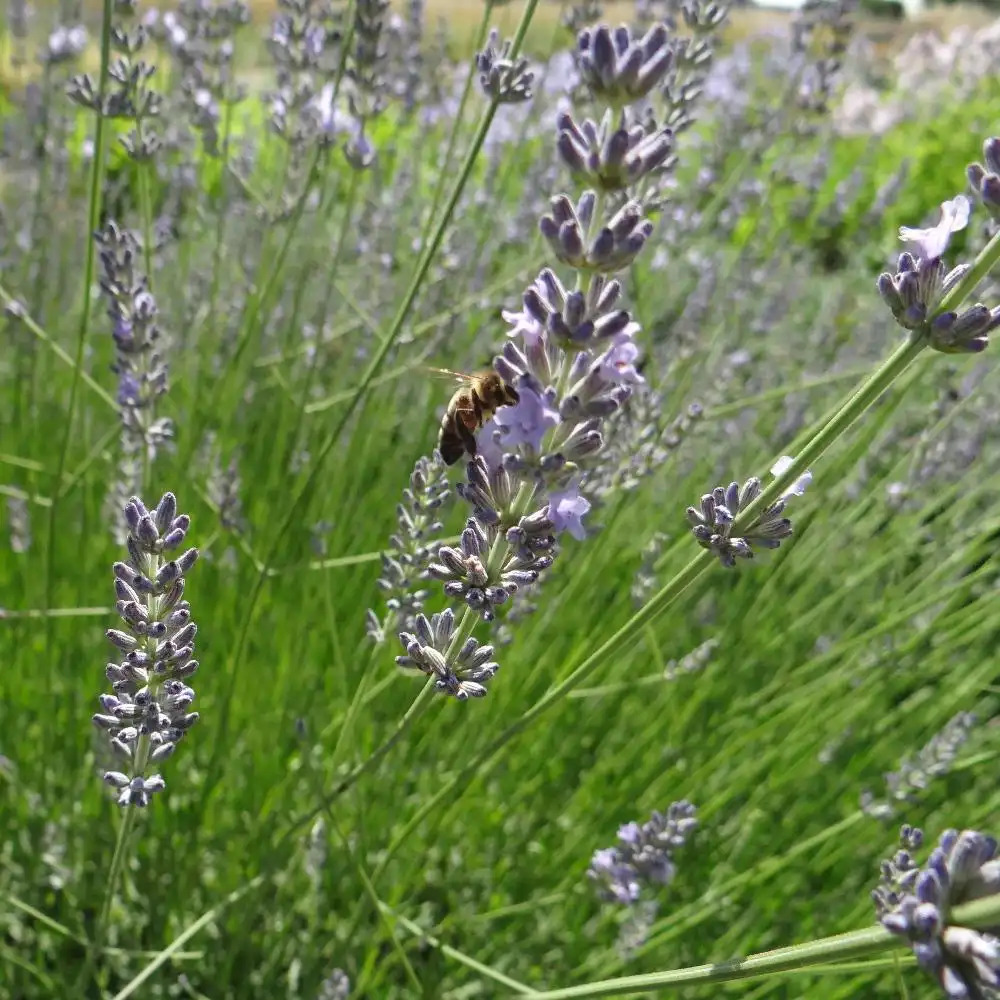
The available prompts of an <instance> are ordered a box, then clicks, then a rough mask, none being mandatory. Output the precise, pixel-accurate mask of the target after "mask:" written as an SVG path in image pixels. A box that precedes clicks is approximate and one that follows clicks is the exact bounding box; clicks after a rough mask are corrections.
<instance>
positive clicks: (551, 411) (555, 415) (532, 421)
mask: <svg viewBox="0 0 1000 1000" xmlns="http://www.w3.org/2000/svg"><path fill="white" fill-rule="evenodd" d="M517 391H518V394H519V396H520V399H519V400H518V402H517V403H516V404H515V405H514V406H503V407H501V408H500V409H499V410H497V412H496V416H495V418H494V419H495V420H496V424H497V427H499V428H500V431H501V434H500V444H501V445H502V446H503V447H504V448H508V449H509V448H516V447H517V446H518V445H519V444H526V445H527V446H528V447H529V448H531V449H533V450H534V451H538V450H539V448H540V447H541V444H542V438H543V437H544V436H545V432H546V431H547V430H549V429H550V428H552V427H555V426H556V424H558V423H559V411H558V410H557V409H556V408H555V407H554V406H553V405H552V402H551V400H549V399H547V398H546V397H545V396H543V395H541V394H540V393H539V392H537V391H536V390H535V389H533V388H532V387H531V386H530V385H519V386H518V389H517Z"/></svg>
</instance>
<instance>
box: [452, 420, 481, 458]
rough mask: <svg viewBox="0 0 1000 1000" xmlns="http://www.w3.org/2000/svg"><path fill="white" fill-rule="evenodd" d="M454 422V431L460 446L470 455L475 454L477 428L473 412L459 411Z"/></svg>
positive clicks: (477, 424)
mask: <svg viewBox="0 0 1000 1000" xmlns="http://www.w3.org/2000/svg"><path fill="white" fill-rule="evenodd" d="M457 416H458V419H457V420H456V421H455V429H456V430H457V431H458V436H459V438H461V441H462V446H463V447H464V448H465V450H466V451H467V452H468V453H469V454H470V455H475V454H476V435H475V430H476V428H477V427H478V426H479V423H478V421H477V419H476V414H475V411H474V410H472V409H467V410H460V411H459V412H458V414H457Z"/></svg>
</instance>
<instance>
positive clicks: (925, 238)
mask: <svg viewBox="0 0 1000 1000" xmlns="http://www.w3.org/2000/svg"><path fill="white" fill-rule="evenodd" d="M969 207H970V206H969V199H968V198H966V197H965V195H962V194H960V195H957V196H956V197H954V198H952V199H950V200H949V201H945V202H942V204H941V221H940V222H938V224H937V225H936V226H932V227H931V228H930V229H913V228H911V227H910V226H900V227H899V238H900V239H901V240H902V241H903V242H904V243H916V244H917V246H918V251H917V253H918V256H919V257H921V258H922V259H923V260H935V259H936V258H938V257H940V256H941V255H942V254H943V253H944V252H945V250H946V249H947V247H948V243H949V241H950V240H951V234H952V233H957V232H958V231H959V230H961V229H964V228H965V227H966V225H967V224H968V221H969Z"/></svg>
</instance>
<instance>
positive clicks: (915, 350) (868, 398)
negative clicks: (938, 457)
mask: <svg viewBox="0 0 1000 1000" xmlns="http://www.w3.org/2000/svg"><path fill="white" fill-rule="evenodd" d="M998 260H1000V232H998V233H995V234H994V235H993V238H992V239H991V240H990V241H989V243H987V244H986V246H985V247H983V249H982V250H981V251H980V252H979V254H978V255H977V256H976V259H975V260H974V261H973V263H972V266H971V267H970V268H969V271H968V273H967V274H966V275H965V277H964V278H962V280H961V281H959V282H958V284H956V285H955V287H954V288H952V289H951V291H949V292H948V294H947V295H945V296H944V298H942V300H941V302H940V303H939V304H938V306H937V308H936V309H935V310H934V313H933V315H932V316H931V319H933V318H934V317H935V316H940V315H941V313H944V312H949V311H950V310H953V309H957V308H958V307H959V306H960V305H961V304H962V303H963V302H964V301H965V299H966V297H967V296H968V295H969V294H971V292H972V291H973V290H974V289H975V287H976V285H978V284H979V282H980V281H982V280H983V278H984V277H986V275H987V274H988V273H989V272H990V271H991V270H992V268H993V266H994V265H995V264H996V263H997V261H998ZM926 346H927V340H926V338H924V337H923V336H919V335H917V334H914V335H912V336H911V337H910V338H909V339H908V340H907V341H906V342H905V343H903V344H901V345H900V346H899V347H897V348H896V350H895V351H893V353H892V354H891V355H890V356H889V358H888V359H887V360H886V361H885V362H884V363H883V364H882V365H881V366H880V367H879V368H877V369H876V370H875V371H874V372H873V373H872V374H871V375H870V376H869V378H868V380H867V381H866V382H864V383H863V384H862V385H861V386H860V387H859V388H858V390H857V391H856V392H855V393H854V394H853V395H852V396H851V397H850V398H848V400H847V401H846V402H845V403H844V404H843V405H842V406H841V407H840V409H838V410H837V412H836V413H834V415H833V416H832V417H831V418H830V419H829V420H828V421H827V422H826V423H825V424H824V425H823V427H822V428H821V429H820V430H819V431H818V432H817V433H816V434H815V435H814V436H813V437H812V438H810V439H809V441H808V442H807V443H806V445H805V446H804V447H803V449H802V450H801V451H800V452H799V453H798V455H796V456H794V460H793V461H792V464H791V465H790V466H789V467H788V469H786V470H785V472H784V473H783V474H782V475H780V476H777V477H776V478H775V479H774V481H773V482H772V483H770V484H769V485H768V486H767V487H766V488H765V489H764V490H763V492H762V493H761V495H760V496H759V497H757V499H756V500H755V501H754V502H753V503H751V504H748V505H747V507H745V508H744V509H743V511H742V512H741V513H740V514H739V516H738V517H737V518H736V522H735V524H734V526H733V534H735V535H738V534H739V532H740V529H742V528H746V527H747V526H748V525H750V524H752V523H753V521H754V518H755V517H756V515H757V512H758V511H759V510H763V509H765V508H766V507H767V506H769V505H770V504H771V503H773V502H774V501H775V500H776V499H777V498H778V497H779V496H780V495H781V492H782V490H784V489H785V487H786V486H788V484H789V483H791V482H794V481H795V479H796V478H798V477H799V476H800V475H802V473H803V472H805V471H806V469H808V468H809V465H810V464H811V463H812V462H814V461H816V459H818V458H820V457H821V456H822V455H823V453H824V452H825V451H826V449H827V448H829V447H830V445H831V444H833V442H834V441H836V440H837V438H838V437H840V435H841V434H843V433H844V432H845V431H846V430H847V429H848V428H849V427H850V426H851V424H853V423H854V421H855V420H857V419H858V417H860V416H861V414H862V413H864V411H865V410H867V409H868V407H869V406H871V405H872V404H873V403H874V402H875V400H876V399H878V397H879V396H880V395H881V394H882V393H883V392H885V390H886V389H888V388H889V386H890V385H891V384H892V383H893V381H895V379H897V378H898V377H899V376H900V375H902V373H903V372H904V371H905V369H906V368H907V367H908V366H909V364H910V362H911V361H913V360H914V358H916V356H917V355H918V354H919V353H920V352H921V351H922V350H923V349H924V348H925V347H926Z"/></svg>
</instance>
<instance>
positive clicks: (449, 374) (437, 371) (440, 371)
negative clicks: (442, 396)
mask: <svg viewBox="0 0 1000 1000" xmlns="http://www.w3.org/2000/svg"><path fill="white" fill-rule="evenodd" d="M427 371H429V372H430V373H431V374H432V375H437V376H438V377H443V378H449V379H452V380H453V381H456V382H472V381H473V380H474V378H475V376H474V375H469V374H467V373H466V372H453V371H452V370H451V369H450V368H432V367H431V366H430V365H428V366H427Z"/></svg>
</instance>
